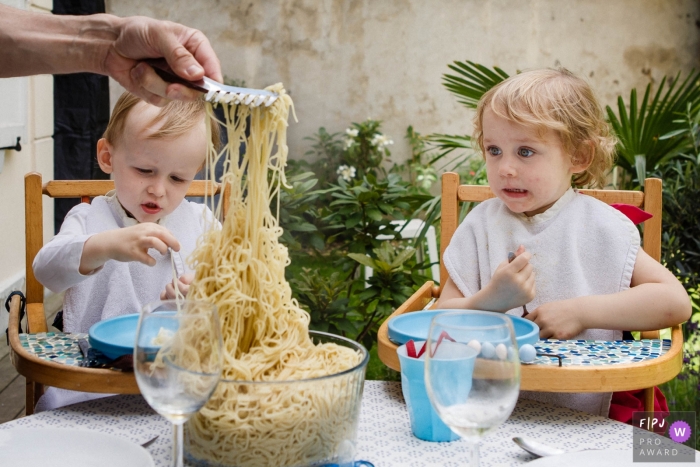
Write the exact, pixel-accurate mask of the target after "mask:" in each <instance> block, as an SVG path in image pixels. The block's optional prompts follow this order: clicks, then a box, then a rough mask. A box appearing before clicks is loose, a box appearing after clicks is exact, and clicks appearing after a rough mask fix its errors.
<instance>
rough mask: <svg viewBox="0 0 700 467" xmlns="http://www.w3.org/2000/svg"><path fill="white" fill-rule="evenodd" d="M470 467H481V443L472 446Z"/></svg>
mask: <svg viewBox="0 0 700 467" xmlns="http://www.w3.org/2000/svg"><path fill="white" fill-rule="evenodd" d="M469 467H479V443H474V444H472V459H471V462H470V463H469Z"/></svg>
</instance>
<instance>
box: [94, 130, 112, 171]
mask: <svg viewBox="0 0 700 467" xmlns="http://www.w3.org/2000/svg"><path fill="white" fill-rule="evenodd" d="M113 151H114V147H113V146H112V145H111V144H109V141H107V140H106V139H104V138H100V139H99V140H98V141H97V163H98V164H100V169H102V171H103V172H104V173H106V174H111V173H112V171H113V170H114V167H113V166H112V152H113Z"/></svg>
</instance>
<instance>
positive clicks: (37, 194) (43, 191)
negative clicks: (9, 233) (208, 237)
mask: <svg viewBox="0 0 700 467" xmlns="http://www.w3.org/2000/svg"><path fill="white" fill-rule="evenodd" d="M113 189H114V182H113V181H111V180H52V181H50V182H47V183H46V184H44V185H42V180H41V174H40V173H37V172H31V173H28V174H27V175H25V176H24V226H25V231H24V232H25V247H26V251H25V255H26V256H25V258H26V266H25V267H26V276H25V277H26V297H27V321H28V322H27V325H28V328H29V330H30V332H32V333H37V332H46V331H47V330H48V326H47V325H46V318H44V317H43V310H42V312H41V313H32V310H31V309H32V308H33V307H36V306H37V305H38V306H41V307H42V309H43V303H44V286H43V285H41V283H40V282H39V281H38V280H36V277H34V270H33V269H32V263H34V257H35V256H36V255H37V253H39V250H40V249H41V247H42V246H44V216H43V208H42V205H43V204H42V195H46V196H48V197H50V198H80V200H81V201H82V202H84V203H89V202H90V199H91V198H94V197H95V196H101V195H104V194H106V193H108V192H109V191H111V190H113ZM220 191H221V186H220V185H219V184H217V183H212V182H209V181H202V180H195V181H194V182H192V184H191V185H190V188H189V190H187V195H186V196H188V197H189V196H200V197H201V196H205V195H207V196H213V195H215V194H218V193H219V192H220ZM226 201H227V200H224V212H226Z"/></svg>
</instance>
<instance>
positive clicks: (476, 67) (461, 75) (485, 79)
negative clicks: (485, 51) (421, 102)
mask: <svg viewBox="0 0 700 467" xmlns="http://www.w3.org/2000/svg"><path fill="white" fill-rule="evenodd" d="M448 67H449V69H450V70H452V71H453V72H455V73H456V74H445V75H442V83H443V85H444V86H445V88H447V90H448V91H450V92H451V93H452V94H455V95H456V96H457V100H458V101H459V102H460V103H461V104H464V105H465V106H467V107H469V108H470V109H475V108H476V104H477V103H478V102H479V99H481V96H483V95H484V93H485V92H486V91H488V90H489V89H491V88H492V87H494V86H495V85H497V84H498V83H500V82H501V81H503V80H505V79H506V78H508V76H509V75H508V73H506V72H505V71H503V70H501V69H500V68H498V67H493V69H489V68H487V67H485V66H484V65H480V64H478V63H474V62H471V61H469V60H467V61H466V62H459V61H455V62H454V63H452V64H451V65H448Z"/></svg>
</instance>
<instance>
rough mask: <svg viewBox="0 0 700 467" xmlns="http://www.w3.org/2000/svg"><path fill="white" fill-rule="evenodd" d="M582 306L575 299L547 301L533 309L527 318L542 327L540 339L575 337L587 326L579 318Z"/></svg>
mask: <svg viewBox="0 0 700 467" xmlns="http://www.w3.org/2000/svg"><path fill="white" fill-rule="evenodd" d="M580 310H581V307H580V306H576V303H575V299H572V300H562V301H558V302H550V303H545V304H544V305H540V306H538V307H537V309H535V310H534V311H531V312H530V314H528V315H527V316H526V317H525V319H529V320H530V321H533V322H534V323H535V324H537V326H539V328H540V339H549V338H554V339H562V340H566V339H573V338H574V337H576V336H578V335H579V334H581V333H582V332H583V331H584V330H585V329H586V328H585V327H584V325H583V323H582V322H581V319H580V318H579V311H580Z"/></svg>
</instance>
